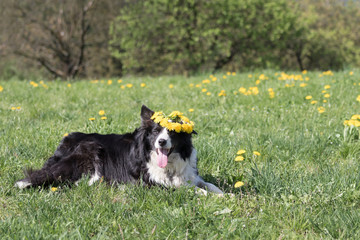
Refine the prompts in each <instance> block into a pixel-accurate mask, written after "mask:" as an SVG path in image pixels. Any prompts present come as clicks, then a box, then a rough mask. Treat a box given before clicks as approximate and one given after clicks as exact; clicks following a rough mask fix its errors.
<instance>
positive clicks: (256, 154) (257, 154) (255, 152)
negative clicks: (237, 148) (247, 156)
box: [253, 151, 261, 156]
mask: <svg viewBox="0 0 360 240" xmlns="http://www.w3.org/2000/svg"><path fill="white" fill-rule="evenodd" d="M253 154H254V155H255V156H260V155H261V154H260V153H259V152H258V151H253Z"/></svg>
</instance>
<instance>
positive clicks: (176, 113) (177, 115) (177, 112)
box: [169, 111, 184, 118]
mask: <svg viewBox="0 0 360 240" xmlns="http://www.w3.org/2000/svg"><path fill="white" fill-rule="evenodd" d="M183 115H184V114H183V113H182V112H179V111H173V112H171V113H170V114H169V117H170V118H176V117H181V116H183Z"/></svg>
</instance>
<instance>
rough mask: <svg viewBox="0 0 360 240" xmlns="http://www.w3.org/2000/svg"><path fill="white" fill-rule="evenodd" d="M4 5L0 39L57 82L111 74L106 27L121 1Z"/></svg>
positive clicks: (14, 0) (44, 0) (30, 0)
mask: <svg viewBox="0 0 360 240" xmlns="http://www.w3.org/2000/svg"><path fill="white" fill-rule="evenodd" d="M4 1H6V2H7V4H6V8H7V9H6V12H7V17H6V18H5V19H6V20H5V22H6V28H7V31H6V32H3V34H2V37H4V36H6V37H5V38H6V39H5V41H4V42H5V48H6V49H7V50H8V52H11V53H13V54H16V55H17V56H22V57H25V58H26V59H28V60H30V61H33V62H36V63H38V64H40V65H41V66H42V67H43V68H44V69H45V70H46V71H47V72H49V73H50V74H51V75H53V76H54V77H56V78H62V79H66V78H74V77H84V76H89V75H95V74H97V75H104V72H105V71H107V72H110V71H109V67H110V66H111V65H112V57H111V56H110V55H109V53H108V50H107V48H108V46H107V44H108V40H109V39H108V26H109V22H110V21H111V20H112V17H113V16H114V14H113V13H114V12H115V11H116V12H118V11H119V8H120V7H121V6H122V4H123V1H116V2H115V3H113V1H110V0H101V1H99V0H77V1H71V0H22V1H19V0H4ZM4 5H5V4H4ZM117 64H118V65H121V63H120V64H119V63H117Z"/></svg>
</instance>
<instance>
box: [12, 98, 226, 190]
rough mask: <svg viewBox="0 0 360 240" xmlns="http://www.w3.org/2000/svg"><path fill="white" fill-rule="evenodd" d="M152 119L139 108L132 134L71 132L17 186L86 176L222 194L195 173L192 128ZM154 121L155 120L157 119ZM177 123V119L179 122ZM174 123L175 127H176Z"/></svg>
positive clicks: (74, 180)
mask: <svg viewBox="0 0 360 240" xmlns="http://www.w3.org/2000/svg"><path fill="white" fill-rule="evenodd" d="M164 119H165V121H162V122H161V123H160V122H159V120H158V121H156V119H154V111H152V110H150V109H149V108H148V107H146V106H145V105H143V106H142V108H141V126H140V127H139V128H137V129H135V131H134V132H132V133H126V134H123V135H119V134H108V135H101V134H97V133H92V134H86V133H80V132H74V133H71V134H69V135H68V136H66V137H64V138H63V139H62V141H61V143H60V145H59V146H58V148H57V149H56V151H55V153H54V155H53V156H51V157H50V158H49V159H48V160H47V161H46V163H45V164H44V166H43V167H42V168H41V169H40V170H32V169H29V170H26V171H25V175H26V177H25V178H24V179H21V180H18V181H17V182H16V183H15V187H18V188H20V189H23V188H28V187H36V186H46V185H52V184H60V183H75V184H77V183H78V181H79V180H80V179H81V178H82V177H84V176H87V177H89V181H88V185H92V184H94V183H95V182H96V181H99V180H101V179H102V180H104V181H106V182H107V183H109V184H114V183H115V184H122V183H139V182H142V183H143V184H144V185H147V186H152V185H160V186H163V187H165V188H169V187H175V188H176V187H180V186H182V185H187V186H195V188H197V189H198V190H201V191H202V192H203V193H204V194H206V193H207V192H206V191H210V192H213V193H217V194H223V192H222V191H221V190H220V189H219V188H218V187H216V186H215V185H213V184H211V183H208V182H205V181H204V180H203V179H202V178H201V177H200V176H199V174H198V170H197V152H196V150H195V148H194V147H193V145H192V141H191V137H192V134H196V132H195V131H193V130H192V129H191V128H190V132H189V131H188V130H189V129H187V132H183V131H175V130H169V129H168V128H166V127H163V126H161V125H163V124H168V123H167V122H171V121H172V120H167V118H164ZM156 122H158V123H156ZM181 123H182V122H180V123H176V124H177V126H179V124H180V126H181ZM174 126H175V125H174Z"/></svg>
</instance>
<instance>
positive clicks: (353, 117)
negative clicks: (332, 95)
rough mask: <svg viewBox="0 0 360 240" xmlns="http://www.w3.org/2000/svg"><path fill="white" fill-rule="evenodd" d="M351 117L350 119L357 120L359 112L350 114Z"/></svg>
mask: <svg viewBox="0 0 360 240" xmlns="http://www.w3.org/2000/svg"><path fill="white" fill-rule="evenodd" d="M351 119H352V120H358V119H360V114H354V115H352V116H351Z"/></svg>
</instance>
